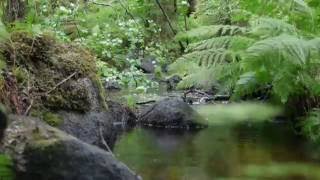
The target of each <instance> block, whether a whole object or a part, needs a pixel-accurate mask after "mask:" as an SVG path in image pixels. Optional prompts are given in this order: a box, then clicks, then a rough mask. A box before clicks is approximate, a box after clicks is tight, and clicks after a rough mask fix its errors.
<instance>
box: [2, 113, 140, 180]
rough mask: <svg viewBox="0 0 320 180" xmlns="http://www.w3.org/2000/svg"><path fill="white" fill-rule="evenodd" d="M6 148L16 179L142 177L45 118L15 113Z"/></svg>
mask: <svg viewBox="0 0 320 180" xmlns="http://www.w3.org/2000/svg"><path fill="white" fill-rule="evenodd" d="M11 118H13V119H14V121H13V122H12V123H11V124H10V125H9V127H8V129H7V130H6V133H5V137H4V141H3V149H4V152H5V153H6V154H8V155H10V156H11V157H12V159H13V162H14V165H15V170H16V172H17V176H18V177H17V179H21V180H29V179H39V180H57V179H63V180H74V179H77V180H93V179H94V180H105V179H117V180H131V179H132V180H135V179H139V177H138V176H137V175H135V174H134V173H133V172H132V171H131V170H130V169H129V168H128V167H127V166H125V165H124V164H123V163H121V162H119V161H117V160H116V159H115V158H114V156H113V155H112V154H111V153H109V152H107V151H104V150H102V149H100V148H98V147H96V146H92V145H89V144H87V143H85V142H82V141H80V140H79V139H77V138H75V137H73V136H70V135H68V134H66V133H64V132H62V131H60V130H58V129H56V128H53V127H51V126H49V125H47V124H45V123H43V122H42V121H40V120H38V119H34V118H29V117H22V116H14V117H11Z"/></svg>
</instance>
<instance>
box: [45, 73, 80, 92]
mask: <svg viewBox="0 0 320 180" xmlns="http://www.w3.org/2000/svg"><path fill="white" fill-rule="evenodd" d="M76 74H77V72H74V73H72V74H71V75H70V76H68V77H67V78H65V79H64V80H62V81H60V82H59V83H58V84H57V85H56V86H54V87H53V88H52V89H50V90H49V91H48V92H46V95H48V94H50V93H51V92H52V91H54V90H55V89H57V88H58V87H59V86H61V85H62V84H63V83H65V82H67V81H68V80H69V79H71V78H72V77H73V76H75V75H76Z"/></svg>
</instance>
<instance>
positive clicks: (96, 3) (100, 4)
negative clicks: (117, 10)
mask: <svg viewBox="0 0 320 180" xmlns="http://www.w3.org/2000/svg"><path fill="white" fill-rule="evenodd" d="M89 2H90V3H92V4H95V5H99V6H108V7H112V5H111V4H105V3H99V2H95V1H89Z"/></svg>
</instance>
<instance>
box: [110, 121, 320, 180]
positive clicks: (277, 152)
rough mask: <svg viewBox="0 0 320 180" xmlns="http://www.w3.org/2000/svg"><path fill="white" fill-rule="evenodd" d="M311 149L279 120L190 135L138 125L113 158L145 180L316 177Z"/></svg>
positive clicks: (319, 165)
mask: <svg viewBox="0 0 320 180" xmlns="http://www.w3.org/2000/svg"><path fill="white" fill-rule="evenodd" d="M206 118H207V119H209V120H210V119H211V121H214V118H215V117H213V116H208V117H206ZM314 146H315V145H312V144H311V143H308V142H307V141H306V140H304V139H302V138H299V137H297V136H296V135H295V134H294V133H293V130H292V128H291V127H290V125H289V124H287V123H284V122H257V123H248V122H237V121H235V122H233V123H225V124H224V123H219V124H211V125H209V127H208V128H207V129H203V130H200V131H196V132H193V131H177V130H160V129H150V128H149V129H148V128H141V127H138V128H135V129H133V130H131V131H128V132H125V133H123V134H122V135H120V136H119V138H118V139H117V141H116V144H115V147H114V154H115V155H116V156H117V158H118V159H119V160H121V161H122V162H124V163H125V164H127V165H128V166H129V167H130V168H132V170H134V171H136V172H137V173H138V174H140V175H141V176H142V177H143V179H145V180H211V179H237V180H238V179H246V180H247V179H259V180H260V179H275V180H276V179H277V180H278V179H299V180H303V179H320V154H319V148H317V147H314Z"/></svg>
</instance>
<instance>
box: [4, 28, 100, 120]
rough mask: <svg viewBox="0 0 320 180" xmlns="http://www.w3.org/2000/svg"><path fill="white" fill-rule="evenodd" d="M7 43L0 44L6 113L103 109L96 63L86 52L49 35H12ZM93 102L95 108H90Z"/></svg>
mask: <svg viewBox="0 0 320 180" xmlns="http://www.w3.org/2000/svg"><path fill="white" fill-rule="evenodd" d="M8 39H10V42H8V43H0V47H1V49H2V51H1V52H0V55H1V56H2V57H3V58H2V59H1V61H3V62H2V63H5V64H6V68H5V69H4V72H3V73H1V75H0V78H1V79H3V82H2V83H3V84H4V88H3V92H2V93H1V94H0V102H2V103H3V104H4V105H5V106H6V107H7V108H8V111H9V112H11V113H14V114H19V115H25V114H36V113H38V112H39V111H40V112H41V111H47V110H49V111H59V110H68V111H77V112H87V111H90V110H92V107H94V108H95V109H99V110H105V109H106V106H105V96H104V91H103V86H102V83H101V82H100V79H99V78H98V76H97V75H96V72H97V67H96V59H95V57H94V56H93V55H92V54H91V53H90V52H89V51H88V50H86V49H84V48H81V47H80V46H78V45H76V44H72V43H61V42H59V41H57V40H56V39H55V38H54V36H52V35H50V34H43V35H39V36H33V35H31V34H29V33H26V32H13V33H11V36H10V38H8ZM92 92H95V93H92ZM92 98H94V99H98V101H95V102H94V103H96V102H98V104H97V103H96V104H92V103H93V101H91V100H92ZM38 114H39V113H38Z"/></svg>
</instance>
